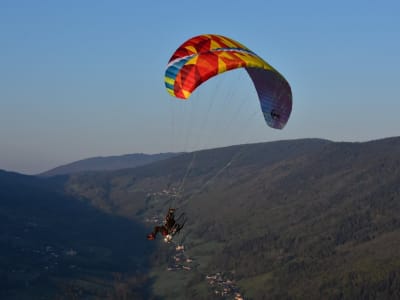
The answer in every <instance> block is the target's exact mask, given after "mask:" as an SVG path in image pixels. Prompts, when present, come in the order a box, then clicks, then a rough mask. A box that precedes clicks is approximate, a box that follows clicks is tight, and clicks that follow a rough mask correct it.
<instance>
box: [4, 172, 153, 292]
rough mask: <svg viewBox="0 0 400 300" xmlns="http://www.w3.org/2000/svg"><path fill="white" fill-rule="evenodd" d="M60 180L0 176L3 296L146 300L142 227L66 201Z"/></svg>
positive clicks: (148, 247) (148, 250)
mask: <svg viewBox="0 0 400 300" xmlns="http://www.w3.org/2000/svg"><path fill="white" fill-rule="evenodd" d="M63 180H64V179H63V178H57V179H56V180H55V179H44V178H35V177H33V176H25V175H20V174H16V173H10V172H4V171H0V279H1V280H0V298H1V299H83V298H84V299H98V298H107V299H121V298H120V297H121V294H126V295H130V297H134V298H135V299H143V298H146V297H145V295H146V293H147V292H146V282H147V278H146V275H145V274H146V270H147V267H148V265H147V258H146V257H147V255H148V254H150V253H151V251H152V247H151V245H146V244H145V243H143V242H142V241H143V240H142V236H143V231H144V229H143V228H142V226H141V225H139V224H137V223H135V222H132V221H129V220H127V219H124V218H121V217H114V216H111V215H108V214H105V213H103V212H100V211H99V210H97V209H95V208H93V207H90V206H89V205H88V204H87V203H85V202H82V201H79V200H77V199H74V198H73V197H71V196H67V195H65V193H64V188H63Z"/></svg>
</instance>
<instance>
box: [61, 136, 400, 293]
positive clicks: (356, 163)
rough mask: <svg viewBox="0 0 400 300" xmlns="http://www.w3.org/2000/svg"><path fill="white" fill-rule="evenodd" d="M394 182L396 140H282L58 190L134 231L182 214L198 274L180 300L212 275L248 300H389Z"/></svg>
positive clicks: (398, 174) (77, 181)
mask: <svg viewBox="0 0 400 300" xmlns="http://www.w3.org/2000/svg"><path fill="white" fill-rule="evenodd" d="M399 182H400V138H388V139H383V140H378V141H371V142H366V143H336V142H330V141H325V140H293V141H281V142H272V143H264V144H254V145H243V146H233V147H227V148H221V149H214V150H207V151H200V152H196V153H193V154H185V155H182V156H179V157H174V158H172V159H168V160H164V161H160V162H157V163H153V164H151V165H147V166H143V167H138V168H135V169H129V170H121V171H116V172H111V173H98V174H95V175H91V174H86V175H82V176H79V175H76V176H71V177H70V180H69V182H68V189H69V191H70V193H72V194H74V195H78V196H80V197H84V198H86V199H89V201H90V202H91V203H92V204H93V205H95V206H97V207H99V208H101V209H103V210H104V211H108V212H112V213H116V214H119V215H125V216H134V217H135V218H136V220H138V221H143V220H145V219H146V218H149V217H151V216H161V215H162V213H163V212H164V211H165V210H166V208H167V207H169V206H177V207H178V209H179V210H183V211H185V212H186V214H187V216H188V218H189V223H188V224H187V226H186V227H185V232H184V235H183V241H184V243H185V245H186V247H187V249H188V253H189V254H191V255H192V256H193V257H194V258H195V259H196V261H197V262H198V266H197V267H196V268H195V270H193V271H192V272H188V273H187V274H186V275H185V277H184V279H183V280H184V282H185V284H180V285H179V286H180V294H179V295H180V296H181V299H185V298H188V297H190V298H193V299H202V298H204V297H205V298H207V297H209V296H210V295H211V294H210V289H209V288H207V286H206V283H205V282H204V277H205V275H206V274H210V273H213V272H225V273H227V274H231V276H233V277H234V279H235V280H236V282H237V284H238V286H239V287H240V289H241V291H242V292H243V293H244V295H245V296H246V298H249V299H321V298H324V299H379V298H381V299H397V298H399V297H400V273H399V271H398V270H399V269H400V222H399V218H398V216H399V214H400V184H399ZM180 238H182V237H180ZM161 247H162V248H163V249H165V247H164V246H163V245H161ZM165 255H166V256H165V257H164V258H163V257H162V255H161V256H158V261H157V263H156V264H155V265H154V267H155V269H154V270H156V271H155V272H158V273H157V274H158V277H157V278H168V279H165V280H172V279H173V276H175V275H171V276H170V277H163V276H164V275H163V274H164V272H166V271H163V270H162V268H161V269H160V268H159V266H160V265H163V264H164V263H165V262H166V261H167V258H166V257H167V256H168V251H167V252H166V253H165ZM169 274H171V273H169ZM160 285H162V283H161V282H159V281H157V280H156V281H155V285H154V286H155V287H159V286H160ZM156 293H157V289H156ZM159 293H164V294H163V295H162V296H165V297H167V298H168V297H169V298H170V299H173V298H176V295H173V293H172V292H168V291H167V290H163V292H159ZM175 293H176V291H175Z"/></svg>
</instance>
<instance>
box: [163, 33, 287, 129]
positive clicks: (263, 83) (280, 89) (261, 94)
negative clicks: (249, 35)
mask: <svg viewBox="0 0 400 300" xmlns="http://www.w3.org/2000/svg"><path fill="white" fill-rule="evenodd" d="M237 68H245V69H246V71H247V73H248V74H249V76H250V78H251V79H252V81H253V83H254V86H255V88H256V90H257V94H258V98H259V100H260V104H261V110H262V112H263V114H264V118H265V121H266V122H267V124H268V125H269V126H271V127H272V128H276V129H282V128H283V127H284V126H285V124H286V122H287V121H288V119H289V116H290V113H291V111H292V92H291V89H290V86H289V83H288V82H287V81H286V79H285V78H284V77H283V76H282V75H281V74H280V73H279V72H278V71H277V70H275V69H274V68H273V67H272V66H271V65H269V64H268V63H267V62H266V61H264V60H263V59H262V58H261V57H259V56H258V55H257V54H255V53H254V52H253V51H251V50H250V49H248V48H246V47H245V46H243V45H242V44H240V43H238V42H236V41H234V40H232V39H230V38H227V37H224V36H221V35H215V34H204V35H199V36H196V37H193V38H191V39H189V40H187V41H186V42H185V43H183V44H182V45H181V46H180V47H179V48H178V49H177V50H176V51H175V53H174V54H173V55H172V57H171V59H170V60H169V62H168V66H167V70H166V72H165V86H166V88H167V91H168V92H169V93H170V94H171V95H172V96H175V97H177V98H181V99H187V98H189V96H190V95H191V93H192V92H193V91H194V90H195V89H196V88H197V87H198V86H199V85H200V84H202V83H203V82H205V81H207V80H208V79H209V78H211V77H213V76H215V75H218V74H220V73H223V72H225V71H229V70H233V69H237Z"/></svg>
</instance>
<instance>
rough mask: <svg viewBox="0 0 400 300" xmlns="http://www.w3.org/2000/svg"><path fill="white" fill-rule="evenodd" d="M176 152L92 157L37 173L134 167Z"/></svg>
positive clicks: (43, 174)
mask: <svg viewBox="0 0 400 300" xmlns="http://www.w3.org/2000/svg"><path fill="white" fill-rule="evenodd" d="M176 155H177V153H160V154H143V153H138V154H126V155H119V156H106V157H92V158H87V159H82V160H79V161H76V162H72V163H69V164H66V165H63V166H59V167H56V168H54V169H51V170H49V171H46V172H43V173H41V174H39V175H40V176H55V175H67V174H73V173H80V172H89V171H109V170H118V169H124V168H134V167H137V166H142V165H146V164H149V163H152V162H155V161H159V160H163V159H167V158H171V157H173V156H176Z"/></svg>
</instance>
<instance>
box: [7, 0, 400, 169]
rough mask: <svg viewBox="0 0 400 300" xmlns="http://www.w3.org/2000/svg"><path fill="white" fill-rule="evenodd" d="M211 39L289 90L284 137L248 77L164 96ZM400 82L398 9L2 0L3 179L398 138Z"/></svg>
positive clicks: (233, 76) (391, 5)
mask: <svg viewBox="0 0 400 300" xmlns="http://www.w3.org/2000/svg"><path fill="white" fill-rule="evenodd" d="M202 33H217V34H222V35H226V36H229V37H231V38H233V39H236V40H238V41H240V42H241V43H243V44H244V45H246V46H248V47H249V48H250V49H252V50H253V51H255V52H256V53H257V54H258V55H260V56H261V57H263V58H264V59H266V60H267V61H268V62H269V63H270V64H271V65H273V66H274V67H275V68H277V69H278V70H279V71H280V72H281V73H282V74H283V75H284V76H285V77H286V78H287V80H288V81H289V82H290V84H291V86H292V90H293V101H294V102H293V103H294V104H293V105H294V106H293V111H292V116H291V118H290V120H289V122H288V124H287V126H286V127H285V128H284V129H283V130H274V129H271V128H269V127H267V126H266V125H265V123H264V120H263V117H262V115H261V113H259V112H258V109H259V108H258V103H257V96H256V94H255V91H254V89H253V87H252V85H251V82H250V79H249V78H247V75H246V73H245V71H244V70H241V72H240V71H239V72H238V71H233V72H228V73H226V74H223V75H221V76H220V77H219V78H214V79H212V80H211V81H210V82H209V83H206V84H205V85H203V86H201V87H200V88H199V89H198V90H197V91H195V93H194V94H193V95H192V98H191V99H190V100H189V101H188V102H182V101H179V100H174V99H172V98H171V97H170V96H169V95H168V94H167V93H166V91H165V89H164V83H163V77H164V71H165V66H166V64H167V61H168V59H169V58H170V56H171V54H172V53H173V51H174V50H175V49H176V48H177V47H178V46H179V45H180V44H181V43H182V42H184V41H185V40H187V39H188V38H190V37H192V36H195V35H198V34H202ZM399 73H400V1H397V0H393V1H385V0H382V1H376V0H375V1H371V0H363V1H361V0H360V1H295V0H293V1H268V0H260V1H251V0H247V1H234V0H232V1H161V0H160V1H117V0H115V1H111V0H110V1H101V0H97V1H85V0H79V1H73V0H69V1H50V0H48V1H43V0H37V1H30V0H29V1H28V0H27V1H20V0H0V169H6V170H12V171H17V172H21V173H26V174H34V173H38V172H41V171H45V170H47V169H50V168H52V167H56V166H58V165H61V164H65V163H69V162H72V161H75V160H79V159H83V158H87V157H93V156H107V155H119V154H126V153H136V152H145V153H158V152H165V151H182V150H186V151H187V150H192V149H196V148H209V147H216V146H223V145H229V144H238V143H245V142H258V141H271V140H281V139H294V138H304V137H318V138H326V139H331V140H335V141H366V140H371V139H379V138H384V137H388V136H398V135H400V118H399V111H400V99H399V98H400V97H399V95H400V83H399V78H400V75H399ZM211 102H212V104H210V103H211ZM228 102H229V105H226V104H227V103H228ZM231 103H233V104H231Z"/></svg>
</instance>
